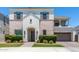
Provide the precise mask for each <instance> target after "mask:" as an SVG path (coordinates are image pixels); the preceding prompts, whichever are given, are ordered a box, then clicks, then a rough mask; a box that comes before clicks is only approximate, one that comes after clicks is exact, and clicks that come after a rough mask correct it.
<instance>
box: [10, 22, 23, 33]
mask: <svg viewBox="0 0 79 59" xmlns="http://www.w3.org/2000/svg"><path fill="white" fill-rule="evenodd" d="M15 29H22V21H10V22H9V33H10V34H15V32H14V31H15Z"/></svg>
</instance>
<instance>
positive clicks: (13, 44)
mask: <svg viewBox="0 0 79 59" xmlns="http://www.w3.org/2000/svg"><path fill="white" fill-rule="evenodd" d="M21 45H22V43H0V47H20V46H21Z"/></svg>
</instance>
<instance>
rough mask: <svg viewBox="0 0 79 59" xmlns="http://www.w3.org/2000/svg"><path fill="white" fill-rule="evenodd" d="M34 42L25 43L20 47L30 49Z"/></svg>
mask: <svg viewBox="0 0 79 59" xmlns="http://www.w3.org/2000/svg"><path fill="white" fill-rule="evenodd" d="M33 44H34V42H27V43H24V44H23V45H22V47H32V46H33Z"/></svg>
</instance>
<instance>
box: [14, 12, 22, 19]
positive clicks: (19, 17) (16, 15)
mask: <svg viewBox="0 0 79 59" xmlns="http://www.w3.org/2000/svg"><path fill="white" fill-rule="evenodd" d="M14 14H15V17H16V19H22V14H23V13H22V12H14Z"/></svg>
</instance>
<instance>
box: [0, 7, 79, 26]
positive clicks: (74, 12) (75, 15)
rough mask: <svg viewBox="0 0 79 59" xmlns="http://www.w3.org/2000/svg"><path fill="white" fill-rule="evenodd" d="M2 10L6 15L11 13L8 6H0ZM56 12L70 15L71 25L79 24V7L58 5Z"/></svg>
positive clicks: (58, 14)
mask: <svg viewBox="0 0 79 59" xmlns="http://www.w3.org/2000/svg"><path fill="white" fill-rule="evenodd" d="M0 12H1V13H3V14H4V15H8V14H9V9H8V8H5V7H4V8H3V7H1V8H0ZM54 14H55V15H56V16H68V17H70V20H69V25H70V26H77V25H79V8H78V7H56V8H54Z"/></svg>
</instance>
